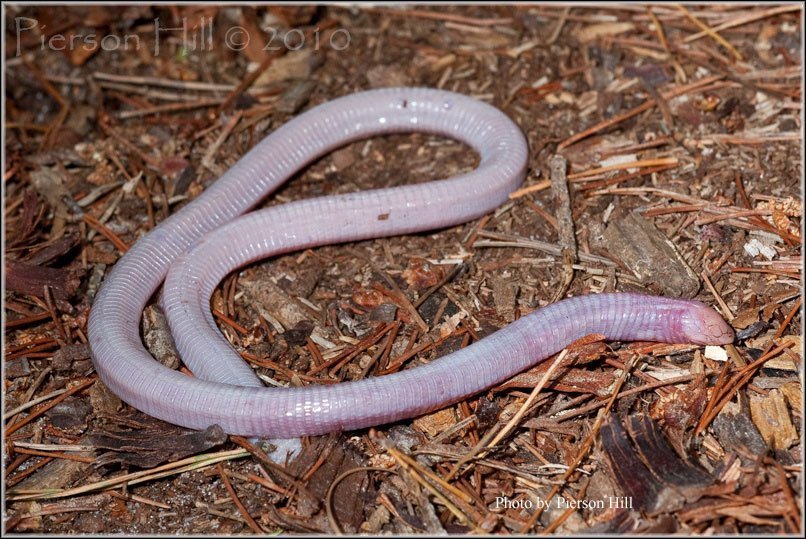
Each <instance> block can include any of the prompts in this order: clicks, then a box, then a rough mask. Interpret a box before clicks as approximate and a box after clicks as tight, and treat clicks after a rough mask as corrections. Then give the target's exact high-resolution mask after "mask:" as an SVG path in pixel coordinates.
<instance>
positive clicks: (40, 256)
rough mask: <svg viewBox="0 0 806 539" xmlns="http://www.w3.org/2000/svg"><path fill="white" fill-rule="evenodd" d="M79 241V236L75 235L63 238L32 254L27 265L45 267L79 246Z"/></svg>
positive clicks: (27, 259) (27, 260)
mask: <svg viewBox="0 0 806 539" xmlns="http://www.w3.org/2000/svg"><path fill="white" fill-rule="evenodd" d="M78 241H79V240H78V236H76V235H75V234H70V235H67V236H62V237H61V238H59V239H57V240H54V241H53V242H51V243H50V244H48V245H45V246H44V247H42V248H41V249H39V250H38V251H34V252H33V253H31V254H30V255H29V256H28V257H27V258H26V260H25V263H26V264H31V265H33V266H43V265H45V264H47V263H48V262H52V261H53V260H55V259H57V258H59V257H60V256H62V255H65V254H67V253H68V252H69V251H70V250H71V249H72V248H73V247H75V246H76V245H78Z"/></svg>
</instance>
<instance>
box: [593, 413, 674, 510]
mask: <svg viewBox="0 0 806 539" xmlns="http://www.w3.org/2000/svg"><path fill="white" fill-rule="evenodd" d="M600 435H601V440H602V449H603V450H604V453H605V455H606V457H607V462H608V464H609V466H610V470H611V472H612V475H613V478H614V479H615V481H616V483H617V484H618V485H619V487H620V489H621V491H622V492H623V493H624V495H625V496H627V497H629V498H631V499H632V501H633V508H634V509H637V510H639V511H648V512H650V513H654V512H656V511H659V510H661V509H665V510H667V511H671V510H674V509H677V508H679V507H681V506H682V504H683V497H682V496H680V495H679V494H678V493H677V492H675V491H674V490H672V489H668V488H664V486H663V485H661V484H660V483H658V481H657V480H656V479H655V478H654V477H653V475H652V474H651V473H650V472H649V470H648V469H647V467H646V466H645V465H644V463H643V462H641V460H640V459H639V458H638V456H637V455H636V454H635V450H634V449H633V446H632V444H631V443H630V439H629V437H628V436H627V433H626V432H625V431H624V427H623V426H622V425H621V421H619V419H618V418H617V417H616V416H615V415H611V416H610V418H609V419H608V420H607V421H606V422H605V423H604V424H603V425H602V429H601V432H600Z"/></svg>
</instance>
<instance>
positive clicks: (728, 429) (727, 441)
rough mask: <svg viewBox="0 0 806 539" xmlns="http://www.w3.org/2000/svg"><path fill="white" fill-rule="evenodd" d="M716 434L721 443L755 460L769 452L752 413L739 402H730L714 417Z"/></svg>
mask: <svg viewBox="0 0 806 539" xmlns="http://www.w3.org/2000/svg"><path fill="white" fill-rule="evenodd" d="M713 430H714V434H715V435H716V437H717V439H718V440H719V444H720V445H721V446H722V447H725V448H727V449H728V450H732V451H737V452H738V453H740V454H741V455H743V456H744V457H746V458H748V459H752V460H755V459H756V457H758V456H759V455H763V454H766V453H767V450H768V447H767V443H766V442H765V441H764V438H762V436H761V434H760V433H759V432H758V429H757V428H756V426H755V425H754V424H753V421H752V420H751V419H750V414H749V413H748V412H747V411H746V410H745V409H743V408H742V406H740V405H739V404H736V403H734V402H729V403H727V404H726V405H725V407H724V408H722V410H721V411H720V412H719V415H717V416H716V418H715V419H714V424H713Z"/></svg>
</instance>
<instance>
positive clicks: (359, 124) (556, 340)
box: [89, 88, 733, 438]
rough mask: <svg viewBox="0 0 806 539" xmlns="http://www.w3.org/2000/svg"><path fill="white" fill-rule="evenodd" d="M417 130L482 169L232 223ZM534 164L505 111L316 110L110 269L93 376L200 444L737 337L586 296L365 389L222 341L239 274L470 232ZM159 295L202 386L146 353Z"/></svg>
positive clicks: (703, 320)
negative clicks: (352, 247)
mask: <svg viewBox="0 0 806 539" xmlns="http://www.w3.org/2000/svg"><path fill="white" fill-rule="evenodd" d="M411 131H422V132H428V133H436V134H439V135H443V136H447V137H451V138H454V139H457V140H459V141H462V142H464V143H466V144H468V145H469V146H471V147H472V148H473V149H474V150H475V151H476V152H477V153H478V155H479V156H480V164H479V166H478V168H476V169H475V170H473V171H471V172H468V173H466V174H462V175H460V176H456V177H453V178H450V179H445V180H440V181H434V182H428V183H424V184H416V185H408V186H402V187H394V188H386V189H377V190H371V191H364V192H358V193H351V194H346V195H338V196H328V197H322V198H315V199H309V200H303V201H299V202H292V203H288V204H284V205H281V206H276V207H271V208H267V209H263V210H259V211H253V212H251V213H248V214H246V215H245V216H241V217H238V216H239V215H241V214H243V213H244V212H246V211H247V210H248V209H250V208H251V207H253V206H254V205H256V204H257V203H258V202H259V201H260V200H261V199H262V198H264V197H265V196H266V195H267V194H268V193H269V192H271V191H272V190H274V189H276V188H277V187H278V186H279V185H280V184H282V183H283V182H284V181H285V180H287V179H288V178H289V177H290V176H292V175H293V174H294V173H295V172H297V171H298V170H300V169H301V168H302V167H303V166H304V165H306V164H307V163H310V162H311V161H312V160H314V159H315V158H317V157H319V156H321V155H323V154H325V153H327V152H329V151H331V150H333V149H334V148H337V147H340V146H343V145H345V144H347V143H348V142H351V141H355V140H358V139H362V138H366V137H369V136H374V135H382V134H386V133H393V132H411ZM527 158H528V149H527V143H526V140H525V137H524V136H523V133H522V132H521V130H520V129H519V128H518V126H517V125H516V124H515V123H514V122H512V121H511V120H510V119H509V118H508V117H507V116H506V115H505V114H504V113H503V112H501V111H500V110H498V109H496V108H494V107H492V106H490V105H487V104H485V103H482V102H480V101H477V100H475V99H472V98H469V97H466V96H463V95H460V94H456V93H452V92H446V91H440V90H433V89H425V88H392V89H381V90H373V91H367V92H361V93H356V94H352V95H349V96H346V97H342V98H339V99H335V100H333V101H330V102H328V103H325V104H323V105H320V106H317V107H315V108H313V109H311V110H309V111H307V112H305V113H304V114H301V115H300V116H298V117H296V118H295V119H293V120H291V121H289V122H288V123H286V124H285V125H283V126H282V127H280V128H279V129H277V130H275V131H274V132H273V133H272V134H270V135H269V136H268V137H266V138H265V139H264V140H263V141H262V142H260V143H259V144H258V145H256V146H255V147H254V148H253V149H252V150H251V151H249V152H248V153H247V154H246V156H244V157H243V158H242V159H241V160H240V161H238V162H237V163H236V164H235V165H234V166H233V167H232V168H230V169H229V170H228V171H227V172H226V173H225V174H224V175H223V176H222V177H221V178H220V179H219V180H218V181H217V182H215V183H214V184H213V185H212V186H210V187H209V188H208V189H207V190H206V191H205V192H204V193H203V194H202V195H201V196H199V197H198V198H196V199H195V200H193V201H192V202H191V203H189V204H187V205H186V206H185V207H184V208H182V209H181V210H180V211H178V212H177V213H176V214H174V215H172V216H171V217H170V218H168V219H166V220H165V221H164V222H163V223H161V224H160V225H159V226H157V227H156V228H155V229H154V230H152V231H151V232H150V233H148V234H147V235H146V236H144V237H143V238H142V239H140V240H139V241H138V242H137V243H136V244H135V245H134V246H133V247H132V248H131V249H130V250H129V251H128V252H127V253H126V254H125V255H124V256H123V257H122V258H121V259H120V260H119V261H118V262H117V264H116V265H115V267H114V269H113V270H112V272H111V273H110V274H109V275H108V276H107V277H106V279H105V281H104V283H103V284H102V286H101V289H100V290H99V292H98V295H97V297H96V299H95V302H94V304H93V307H92V311H91V313H90V318H89V342H90V347H91V350H92V358H93V361H94V364H95V368H96V370H97V372H98V374H99V375H100V377H101V379H102V380H103V382H104V383H105V384H106V385H107V386H108V387H109V388H111V389H112V391H114V392H115V393H116V394H117V395H119V396H120V397H121V398H122V399H123V400H124V401H126V402H128V403H129V404H131V405H132V406H134V407H136V408H138V409H140V410H142V411H144V412H146V413H148V414H150V415H152V416H155V417H158V418H161V419H163V420H166V421H169V422H171V423H175V424H179V425H182V426H185V427H190V428H197V429H203V428H206V427H208V426H210V425H212V424H218V425H220V426H221V427H222V428H223V429H224V431H225V432H227V433H230V434H239V435H246V436H266V437H271V438H292V437H297V436H302V435H316V434H323V433H326V432H331V431H339V430H351V429H359V428H364V427H368V426H374V425H379V424H384V423H389V422H392V421H396V420H399V419H404V418H409V417H413V416H416V415H420V414H423V413H425V412H428V411H431V410H435V409H438V408H441V407H444V406H446V405H448V404H450V403H454V402H456V401H459V400H461V399H462V398H464V397H467V396H469V395H472V394H474V393H478V392H479V391H481V390H483V389H485V388H489V387H490V386H492V385H494V384H496V383H499V382H501V381H503V380H506V379H508V378H510V377H512V376H513V375H515V374H516V373H518V372H521V371H523V370H524V369H526V368H528V367H530V366H532V365H534V364H536V363H538V362H540V361H542V360H543V359H545V358H547V357H549V356H550V355H552V354H555V353H556V352H558V351H560V350H561V349H562V348H563V347H564V346H565V345H567V344H568V343H569V342H571V341H573V340H575V339H577V338H580V337H583V336H585V335H587V334H591V333H598V334H604V335H606V336H607V338H608V339H612V340H648V341H661V342H669V343H698V344H725V343H730V342H732V340H733V331H732V330H731V328H730V327H729V326H728V325H727V324H726V323H725V321H724V320H723V319H722V318H721V317H720V316H719V314H717V313H716V312H715V311H714V310H713V309H711V308H710V307H708V306H706V305H705V304H703V303H700V302H697V301H689V300H678V299H668V298H662V297H651V296H643V295H636V294H627V293H622V294H598V295H588V296H582V297H577V298H571V299H567V300H564V301H561V302H558V303H555V304H553V305H550V306H548V307H545V308H542V309H538V310H536V311H534V312H532V313H530V314H528V315H526V316H523V317H522V318H520V319H519V320H517V321H516V322H514V323H512V324H510V325H508V326H506V327H505V328H503V329H501V330H500V331H498V332H496V333H494V334H493V335H490V336H489V337H487V338H485V339H482V340H481V341H479V342H477V343H475V344H473V345H471V346H469V347H467V348H464V349H462V350H459V351H457V352H454V353H452V354H450V355H448V356H445V357H442V358H440V359H437V360H435V361H433V362H431V363H429V364H427V365H423V366H418V367H416V368H412V369H407V370H404V371H402V372H399V373H396V374H391V375H388V376H379V377H372V378H367V379H364V380H361V381H357V382H345V383H341V384H336V385H327V386H325V385H322V386H308V387H303V388H271V389H270V388H266V387H263V384H262V382H261V381H260V379H259V378H258V377H257V376H256V375H255V373H254V372H253V371H252V369H251V368H250V367H249V366H248V365H246V364H245V363H244V362H243V361H242V359H241V358H240V356H239V355H238V354H237V352H235V350H234V349H233V348H232V347H231V346H230V344H229V343H228V342H227V341H226V339H225V338H224V337H223V336H222V335H221V333H220V332H219V330H218V328H217V327H216V324H215V322H214V320H213V317H212V314H211V312H210V297H211V294H212V292H213V290H214V288H215V287H216V285H217V284H218V283H219V282H220V281H221V279H223V278H224V277H225V276H226V275H227V274H228V273H230V272H231V271H232V270H233V269H235V268H238V267H241V266H243V265H245V264H248V263H250V262H252V261H255V260H258V259H260V258H264V257H267V256H271V255H276V254H279V253H285V252H289V251H294V250H298V249H303V248H307V247H312V246H317V245H323V244H330V243H336V242H349V241H356V240H361V239H368V238H376V237H381V236H391V235H397V234H406V233H411V232H415V231H422V230H430V229H437V228H444V227H448V226H452V225H456V224H459V223H463V222H467V221H469V220H472V219H476V218H478V217H480V216H482V215H484V214H485V213H488V212H489V211H491V210H493V209H495V208H496V207H497V206H499V205H500V204H502V203H503V202H504V201H505V200H507V196H508V194H509V193H510V192H511V191H512V190H514V189H515V188H516V187H517V186H518V185H520V184H521V182H522V181H523V179H524V176H525V172H526V165H527ZM163 280H164V281H165V285H164V288H163V306H164V308H165V312H166V316H167V317H168V321H169V325H170V328H171V332H172V334H173V337H174V340H175V343H176V346H177V350H178V351H179V353H180V355H181V357H182V359H183V361H184V363H185V364H186V365H187V366H188V367H189V368H190V370H191V371H192V372H193V374H194V377H189V376H186V375H184V374H181V373H179V372H176V371H173V370H171V369H168V368H166V367H164V366H162V365H161V364H160V363H158V362H157V361H155V360H154V358H152V357H151V356H150V355H149V353H148V352H147V351H146V350H145V348H144V346H143V344H142V342H141V340H140V335H139V321H140V319H141V316H142V312H143V309H144V307H145V305H146V303H147V302H148V300H149V298H150V297H151V296H152V294H153V293H154V292H155V291H156V290H157V288H158V287H159V286H160V284H161V283H162V282H163Z"/></svg>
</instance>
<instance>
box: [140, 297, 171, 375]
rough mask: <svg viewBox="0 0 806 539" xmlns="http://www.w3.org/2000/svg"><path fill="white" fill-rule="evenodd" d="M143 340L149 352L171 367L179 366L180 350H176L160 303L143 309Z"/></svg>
mask: <svg viewBox="0 0 806 539" xmlns="http://www.w3.org/2000/svg"><path fill="white" fill-rule="evenodd" d="M141 325H142V330H143V342H144V343H145V345H146V349H147V350H148V352H149V353H150V354H151V355H152V356H154V357H155V358H156V360H157V361H159V362H160V363H162V364H163V365H165V366H166V367H168V368H169V369H177V368H179V352H177V351H176V346H175V345H174V339H173V337H172V336H171V329H170V328H169V327H168V319H167V318H165V313H164V312H163V311H162V308H161V307H159V306H158V305H149V306H147V307H146V308H145V310H144V311H143V320H142V323H141Z"/></svg>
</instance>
